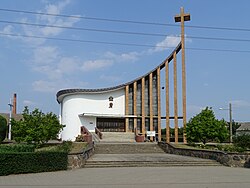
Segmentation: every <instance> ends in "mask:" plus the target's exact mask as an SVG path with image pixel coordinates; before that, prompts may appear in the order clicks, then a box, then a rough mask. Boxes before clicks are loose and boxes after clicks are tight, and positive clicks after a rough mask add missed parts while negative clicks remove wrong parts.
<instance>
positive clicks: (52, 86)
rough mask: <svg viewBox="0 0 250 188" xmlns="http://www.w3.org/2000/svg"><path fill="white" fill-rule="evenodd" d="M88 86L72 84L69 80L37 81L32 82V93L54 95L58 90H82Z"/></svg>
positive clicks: (81, 83) (86, 83)
mask: <svg viewBox="0 0 250 188" xmlns="http://www.w3.org/2000/svg"><path fill="white" fill-rule="evenodd" d="M86 86H88V82H82V81H80V82H73V81H69V80H66V79H64V80H37V81H35V82H33V84H32V87H33V90H34V91H38V92H44V93H56V92H57V91H58V90H60V89H66V88H82V87H86Z"/></svg>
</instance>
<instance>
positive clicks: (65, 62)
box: [57, 57, 81, 74]
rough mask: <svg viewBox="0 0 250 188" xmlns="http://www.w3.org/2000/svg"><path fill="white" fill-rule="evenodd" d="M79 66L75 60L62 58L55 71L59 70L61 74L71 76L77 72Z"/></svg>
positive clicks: (78, 62)
mask: <svg viewBox="0 0 250 188" xmlns="http://www.w3.org/2000/svg"><path fill="white" fill-rule="evenodd" d="M80 64H81V63H80V61H79V60H78V59H77V58H74V57H73V58H72V57H63V58H61V59H60V62H59V63H58V65H57V69H58V70H60V72H61V73H66V74H71V73H74V72H75V71H78V70H79V67H80Z"/></svg>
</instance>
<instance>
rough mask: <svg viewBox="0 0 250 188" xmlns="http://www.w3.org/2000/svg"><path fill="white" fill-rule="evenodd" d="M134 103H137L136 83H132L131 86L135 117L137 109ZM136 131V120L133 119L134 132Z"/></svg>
mask: <svg viewBox="0 0 250 188" xmlns="http://www.w3.org/2000/svg"><path fill="white" fill-rule="evenodd" d="M136 103H137V82H134V84H133V107H134V108H133V109H134V110H133V113H134V115H135V116H137V109H136ZM135 129H137V118H136V117H135V118H134V130H135Z"/></svg>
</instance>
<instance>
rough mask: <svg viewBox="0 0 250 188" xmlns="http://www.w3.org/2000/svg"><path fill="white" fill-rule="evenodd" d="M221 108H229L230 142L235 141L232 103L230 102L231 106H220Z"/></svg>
mask: <svg viewBox="0 0 250 188" xmlns="http://www.w3.org/2000/svg"><path fill="white" fill-rule="evenodd" d="M219 110H228V111H229V119H230V120H229V121H230V124H229V133H230V143H233V123H232V104H231V103H229V108H219Z"/></svg>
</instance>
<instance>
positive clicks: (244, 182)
mask: <svg viewBox="0 0 250 188" xmlns="http://www.w3.org/2000/svg"><path fill="white" fill-rule="evenodd" d="M6 187H7V188H27V187H28V188H38V187H39V188H41V187H42V188H44V187H46V188H60V187H69V188H70V187H73V188H86V187H91V188H131V187H132V188H147V187H154V188H163V187H167V188H183V187H185V188H196V187H197V188H224V187H225V188H234V187H237V188H249V187H250V169H244V168H230V167H224V166H221V167H220V166H219V167H139V168H95V169H86V168H83V169H79V170H73V171H60V172H49V173H39V174H23V175H10V176H2V177H0V188H6Z"/></svg>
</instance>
